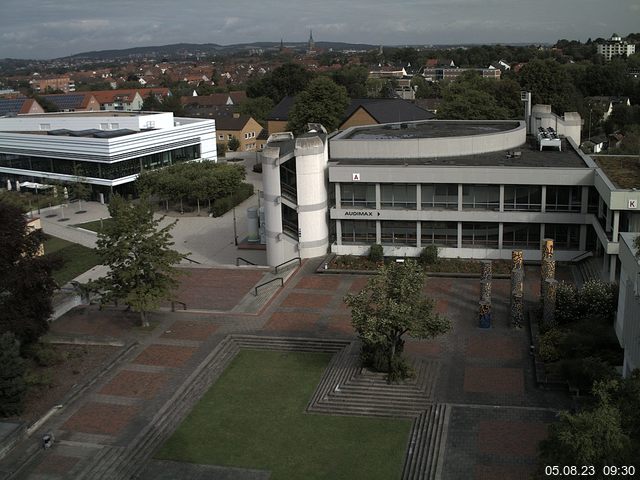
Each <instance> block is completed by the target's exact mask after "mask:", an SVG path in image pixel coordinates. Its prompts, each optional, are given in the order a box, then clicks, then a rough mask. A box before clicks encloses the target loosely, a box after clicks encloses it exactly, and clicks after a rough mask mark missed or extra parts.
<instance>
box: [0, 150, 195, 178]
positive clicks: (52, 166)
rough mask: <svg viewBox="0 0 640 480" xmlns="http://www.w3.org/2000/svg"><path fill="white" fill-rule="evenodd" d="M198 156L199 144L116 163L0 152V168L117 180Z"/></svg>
mask: <svg viewBox="0 0 640 480" xmlns="http://www.w3.org/2000/svg"><path fill="white" fill-rule="evenodd" d="M199 157H200V145H192V146H189V147H182V148H176V149H174V150H169V151H166V152H160V153H153V154H151V155H144V156H141V157H136V158H130V159H128V160H122V161H120V162H115V163H100V162H85V161H81V160H65V159H61V158H49V157H34V156H29V155H14V154H10V153H0V167H8V168H16V169H21V170H31V171H37V172H47V173H59V174H64V175H76V176H81V177H92V178H104V179H108V180H114V179H117V178H122V177H128V176H129V175H135V174H137V173H140V171H141V170H155V169H156V168H161V167H166V166H169V165H173V164H175V163H181V162H186V161H189V160H194V159H196V158H199Z"/></svg>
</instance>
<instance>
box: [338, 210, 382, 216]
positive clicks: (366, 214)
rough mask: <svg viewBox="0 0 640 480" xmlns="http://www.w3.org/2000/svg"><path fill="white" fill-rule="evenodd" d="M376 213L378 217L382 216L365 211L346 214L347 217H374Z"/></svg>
mask: <svg viewBox="0 0 640 480" xmlns="http://www.w3.org/2000/svg"><path fill="white" fill-rule="evenodd" d="M374 213H376V214H377V215H375V216H377V217H379V216H380V212H369V211H365V210H347V211H346V212H344V216H345V217H373V216H374Z"/></svg>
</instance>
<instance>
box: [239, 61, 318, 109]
mask: <svg viewBox="0 0 640 480" xmlns="http://www.w3.org/2000/svg"><path fill="white" fill-rule="evenodd" d="M313 78H314V74H313V73H312V72H310V71H308V70H307V69H306V68H304V67H303V66H301V65H298V64H296V63H285V64H284V65H281V66H280V67H278V68H276V69H275V70H274V71H273V72H270V73H267V74H265V75H263V76H262V77H257V76H254V77H252V78H250V79H249V81H248V82H247V96H248V97H250V98H256V97H264V96H266V97H269V98H270V99H271V100H273V103H274V104H277V103H279V102H280V100H282V99H283V98H284V97H286V96H287V95H296V94H297V93H299V92H301V91H302V90H304V89H305V88H306V87H307V85H308V84H309V82H310V81H311V80H312V79H313Z"/></svg>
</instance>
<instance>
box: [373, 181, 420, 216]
mask: <svg viewBox="0 0 640 480" xmlns="http://www.w3.org/2000/svg"><path fill="white" fill-rule="evenodd" d="M380 196H381V197H382V198H381V202H380V204H381V206H382V208H403V209H411V210H415V209H416V184H415V183H393V184H388V183H387V184H382V185H380Z"/></svg>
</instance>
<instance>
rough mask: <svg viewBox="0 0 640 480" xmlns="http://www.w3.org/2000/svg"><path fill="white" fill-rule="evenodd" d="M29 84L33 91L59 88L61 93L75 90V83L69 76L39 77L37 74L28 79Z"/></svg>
mask: <svg viewBox="0 0 640 480" xmlns="http://www.w3.org/2000/svg"><path fill="white" fill-rule="evenodd" d="M29 84H30V85H31V88H33V90H34V91H35V92H46V91H47V89H49V90H50V91H51V90H61V91H62V92H63V93H69V92H75V91H76V84H75V82H74V81H73V79H72V78H71V77H68V76H62V77H47V78H40V77H39V76H38V77H36V78H34V79H32V80H30V81H29Z"/></svg>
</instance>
